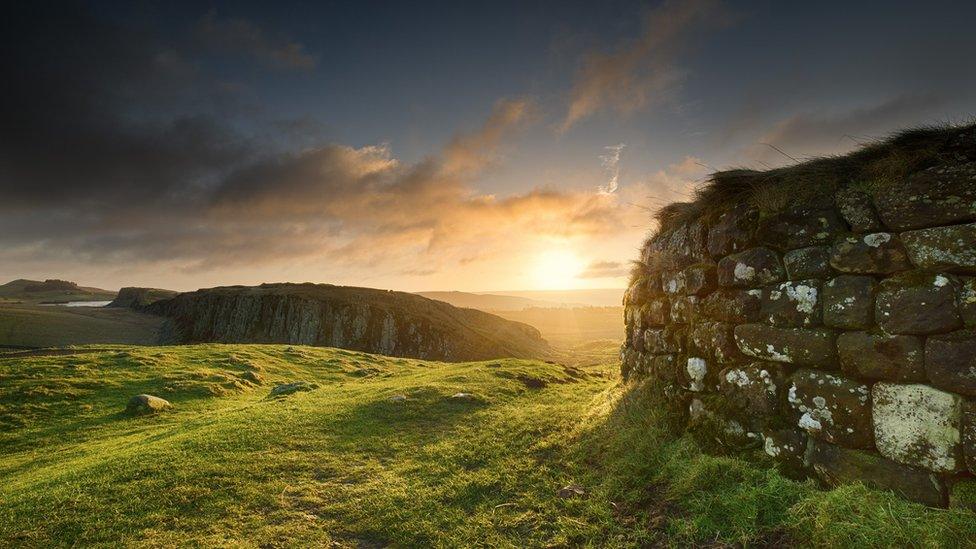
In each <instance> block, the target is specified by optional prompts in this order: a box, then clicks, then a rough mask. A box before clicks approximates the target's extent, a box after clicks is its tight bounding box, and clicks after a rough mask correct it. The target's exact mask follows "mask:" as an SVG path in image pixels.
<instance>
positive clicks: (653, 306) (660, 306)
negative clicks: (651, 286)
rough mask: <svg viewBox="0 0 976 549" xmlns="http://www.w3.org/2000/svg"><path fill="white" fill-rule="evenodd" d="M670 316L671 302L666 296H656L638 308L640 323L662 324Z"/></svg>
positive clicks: (648, 324) (644, 325) (649, 324)
mask: <svg viewBox="0 0 976 549" xmlns="http://www.w3.org/2000/svg"><path fill="white" fill-rule="evenodd" d="M670 318H671V302H670V301H669V300H668V298H666V297H657V298H654V299H651V300H650V301H648V302H646V303H644V305H642V306H641V308H640V325H641V326H643V327H647V326H664V325H665V324H667V323H668V320H670Z"/></svg>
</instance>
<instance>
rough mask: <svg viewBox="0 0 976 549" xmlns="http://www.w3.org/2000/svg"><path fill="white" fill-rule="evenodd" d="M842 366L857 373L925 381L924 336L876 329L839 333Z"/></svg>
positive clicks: (838, 345) (871, 376)
mask: <svg viewBox="0 0 976 549" xmlns="http://www.w3.org/2000/svg"><path fill="white" fill-rule="evenodd" d="M837 356H838V358H839V359H840V367H841V370H842V371H843V372H844V373H845V374H847V375H849V376H853V377H859V378H865V379H880V380H885V381H902V382H904V381H925V349H924V347H923V346H922V338H920V337H916V336H909V335H888V334H885V333H873V332H844V333H842V334H840V335H839V336H837Z"/></svg>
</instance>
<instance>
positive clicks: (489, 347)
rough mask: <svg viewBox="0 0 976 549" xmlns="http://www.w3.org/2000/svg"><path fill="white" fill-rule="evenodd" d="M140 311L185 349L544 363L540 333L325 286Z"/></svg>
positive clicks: (234, 289)
mask: <svg viewBox="0 0 976 549" xmlns="http://www.w3.org/2000/svg"><path fill="white" fill-rule="evenodd" d="M138 309H139V310H142V311H145V312H148V313H152V314H156V315H161V316H165V317H168V318H170V319H172V321H173V325H174V331H175V336H174V337H175V340H176V341H177V342H182V343H202V342H221V343H290V344H300V345H318V346H327V347H339V348H343V349H352V350H358V351H365V352H370V353H378V354H384V355H389V356H403V357H412V358H422V359H430V360H446V361H464V360H487V359H492V358H503V357H515V358H539V357H542V356H544V355H547V354H548V352H549V346H548V344H547V343H546V341H545V340H544V339H542V337H541V335H540V334H539V331H538V330H536V329H535V328H533V327H531V326H528V325H526V324H522V323H519V322H512V321H509V320H505V319H503V318H501V317H498V316H495V315H492V314H489V313H485V312H482V311H477V310H474V309H461V308H457V307H454V306H452V305H449V304H447V303H444V302H441V301H435V300H432V299H427V298H424V297H421V296H418V295H415V294H408V293H404V292H393V291H387V290H376V289H371V288H353V287H343V286H332V285H328V284H262V285H261V286H255V287H246V286H228V287H220V288H210V289H205V290H198V291H196V292H189V293H184V294H179V295H177V296H175V297H172V298H170V299H164V300H160V301H156V302H154V303H151V304H149V305H147V306H143V307H138Z"/></svg>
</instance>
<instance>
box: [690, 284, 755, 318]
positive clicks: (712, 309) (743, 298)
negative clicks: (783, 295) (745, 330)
mask: <svg viewBox="0 0 976 549" xmlns="http://www.w3.org/2000/svg"><path fill="white" fill-rule="evenodd" d="M761 296H762V290H758V289H757V290H718V291H715V292H712V293H710V294H708V295H707V296H705V298H704V299H702V301H701V304H700V305H699V307H698V313H699V315H700V316H701V317H704V318H708V319H710V320H717V321H721V322H731V323H733V324H741V323H743V322H756V321H758V320H759V307H760V297H761Z"/></svg>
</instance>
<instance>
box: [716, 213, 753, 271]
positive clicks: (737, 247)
mask: <svg viewBox="0 0 976 549" xmlns="http://www.w3.org/2000/svg"><path fill="white" fill-rule="evenodd" d="M757 219H758V213H757V212H756V211H755V210H754V209H752V208H749V207H748V206H745V205H743V206H739V207H737V208H735V209H733V210H731V211H728V212H725V213H723V214H722V215H720V216H719V218H718V220H717V221H716V222H715V224H714V225H712V228H711V229H709V231H708V242H707V247H708V253H709V255H711V256H712V257H715V258H718V257H724V256H726V255H729V254H732V253H736V252H741V251H742V250H745V249H746V248H749V247H750V246H751V245H752V243H753V239H754V235H755V230H756V220H757Z"/></svg>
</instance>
